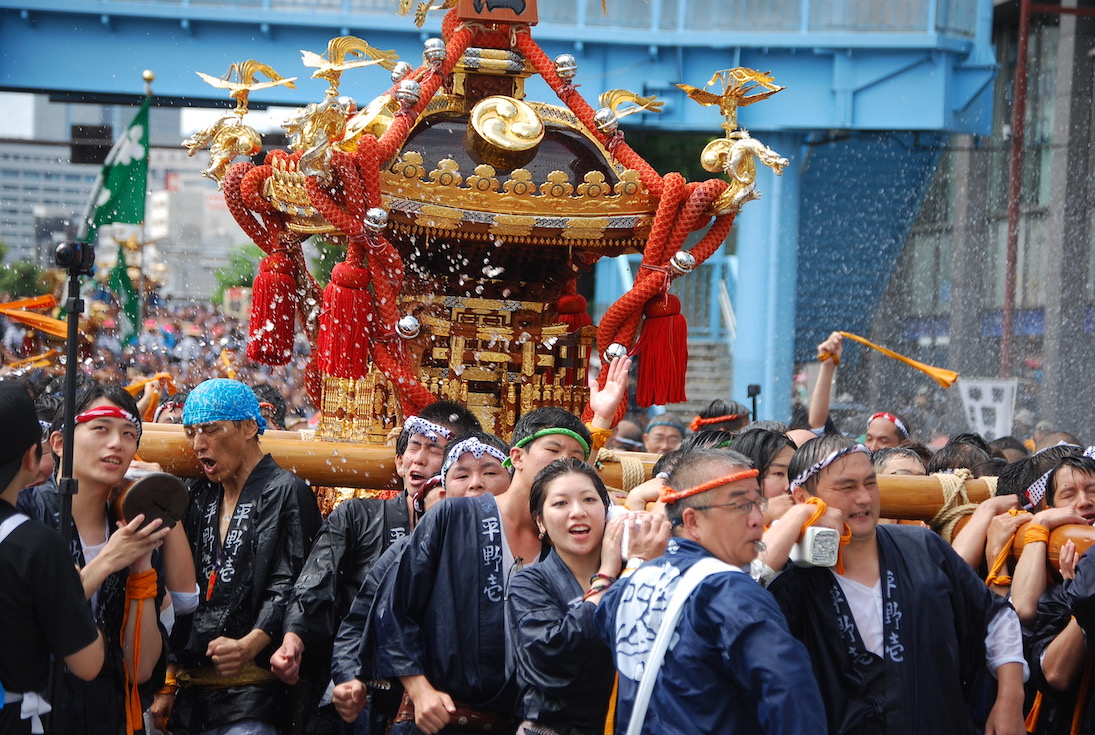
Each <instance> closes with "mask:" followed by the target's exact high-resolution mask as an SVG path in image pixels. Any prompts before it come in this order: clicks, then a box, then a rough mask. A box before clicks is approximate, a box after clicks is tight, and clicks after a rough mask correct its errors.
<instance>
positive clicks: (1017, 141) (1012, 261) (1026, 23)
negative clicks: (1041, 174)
mask: <svg viewBox="0 0 1095 735" xmlns="http://www.w3.org/2000/svg"><path fill="white" fill-rule="evenodd" d="M1029 35H1030V0H1019V47H1018V49H1017V51H1016V59H1015V102H1014V104H1013V105H1012V112H1011V168H1010V171H1009V179H1008V237H1007V255H1006V256H1005V262H1004V318H1003V322H1004V323H1003V327H1004V333H1003V337H1002V338H1001V340H1000V377H1002V378H1008V377H1011V336H1012V332H1013V331H1014V326H1013V325H1014V323H1015V266H1016V260H1018V257H1019V255H1018V254H1019V214H1020V204H1021V203H1022V193H1023V146H1024V140H1025V138H1026V113H1027V40H1028V36H1029Z"/></svg>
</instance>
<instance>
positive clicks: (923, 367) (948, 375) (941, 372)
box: [817, 332, 958, 388]
mask: <svg viewBox="0 0 1095 735" xmlns="http://www.w3.org/2000/svg"><path fill="white" fill-rule="evenodd" d="M840 334H841V335H842V336H843V337H846V338H848V339H850V340H852V341H853V342H858V343H859V344H861V345H864V346H865V347H870V348H871V349H872V350H878V351H879V352H881V353H882V354H883V355H885V356H886V357H892V358H893V359H895V360H897V361H898V362H903V363H905V364H906V365H908V366H909V367H913V368H916V369H917V370H920V371H921V372H924V373H927V374H928V375H930V376H931V377H932V378H933V379H934V380H935V382H936V383H939V385H941V386H943V387H944V388H950V387H951V386H952V385H954V381H956V380H958V373H956V372H955V371H953V370H948V369H947V368H941V367H935V366H933V365H927V364H925V363H923V362H920V361H918V360H914V359H912V358H911V357H905V356H904V355H902V354H900V353H897V352H894V351H893V350H890V349H887V348H885V347H882V346H881V345H876V344H875V343H874V342H871V341H870V340H868V339H865V338H863V337H860V336H859V335H858V334H852V333H851V332H840ZM817 359H818V361H819V362H825V361H826V360H832V361H833V362H834V363H835V364H837V365H839V364H840V359H839V358H837V356H836V355H833V354H830V353H828V352H821V353H818V356H817Z"/></svg>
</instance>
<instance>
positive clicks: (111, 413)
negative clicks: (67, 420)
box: [76, 406, 141, 439]
mask: <svg viewBox="0 0 1095 735" xmlns="http://www.w3.org/2000/svg"><path fill="white" fill-rule="evenodd" d="M95 419H121V420H122V421H128V422H129V423H131V424H133V425H134V426H136V427H137V438H138V439H140V437H141V421H140V419H138V418H137V417H136V416H134V415H133V414H131V413H130V412H129V411H126V410H125V409H124V408H119V407H118V406H96V407H95V408H89V409H88V410H86V411H84V412H83V413H81V414H77V416H76V423H78V424H86V423H87V422H88V421H94V420H95Z"/></svg>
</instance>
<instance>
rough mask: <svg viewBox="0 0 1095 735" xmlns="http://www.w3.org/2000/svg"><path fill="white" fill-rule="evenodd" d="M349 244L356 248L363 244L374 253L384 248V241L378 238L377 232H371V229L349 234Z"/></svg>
mask: <svg viewBox="0 0 1095 735" xmlns="http://www.w3.org/2000/svg"><path fill="white" fill-rule="evenodd" d="M350 244H351V245H353V246H354V247H356V248H360V247H361V246H362V245H364V246H366V247H367V248H369V250H372V251H373V252H375V253H379V252H381V251H382V250H384V241H383V240H381V239H380V235H379V234H378V233H376V232H372V231H371V230H365V231H364V232H359V233H356V234H353V235H350Z"/></svg>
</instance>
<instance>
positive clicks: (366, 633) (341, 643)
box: [331, 536, 411, 735]
mask: <svg viewBox="0 0 1095 735" xmlns="http://www.w3.org/2000/svg"><path fill="white" fill-rule="evenodd" d="M410 542H411V537H410V536H404V537H403V538H400V539H397V540H396V541H395V542H394V543H393V544H392V545H391V546H389V547H388V549H387V550H386V551H385V552H384V553H383V554H382V555H381V557H380V558H379V559H378V560H377V561H376V563H375V564H373V568H372V569H370V570H369V573H368V574H367V575H365V581H364V582H362V584H361V589H360V590H359V591H358V593H357V596H356V597H355V598H354V601H353V604H352V605H351V606H350V612H349V613H347V614H346V617H345V619H343V621H342V624H341V625H340V626H339V628H338V634H337V635H336V636H335V645H334V652H333V654H332V657H331V677H332V679H334V682H335V684H342V683H343V682H347V681H350V680H351V679H354V678H357V679H361V680H362V681H364V682H366V683H367V684H368V685H369V689H368V693H367V699H366V702H365V708H364V709H363V710H362V712H361V714H360V715H359V716H358V718H357V720H356V721H355V723H354V725H353V732H354V733H355V735H383V734H384V732H385V730H386V727H387V724H388V721H389V720H390V719H391V718H393V717H395V713H396V711H397V710H398V708H399V701H400V699H401V697H402V696H403V687H402V685H401V684H400V683H399V680H398V679H395V680H386V679H382V678H381V676H380V673H379V667H378V665H377V657H376V651H377V641H376V636H375V633H374V630H375V629H374V625H373V620H374V614H375V613H376V610H377V607H376V604H375V603H376V601H377V599H378V598H381V597H383V596H384V595H385V593H386V592H387V591H389V590H390V589H391V586H392V582H394V581H395V565H396V564H397V563H398V562H399V559H400V558H401V557H402V556H403V552H404V551H406V549H407V546H408V544H410ZM379 682H383V683H382V684H380V683H379Z"/></svg>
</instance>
